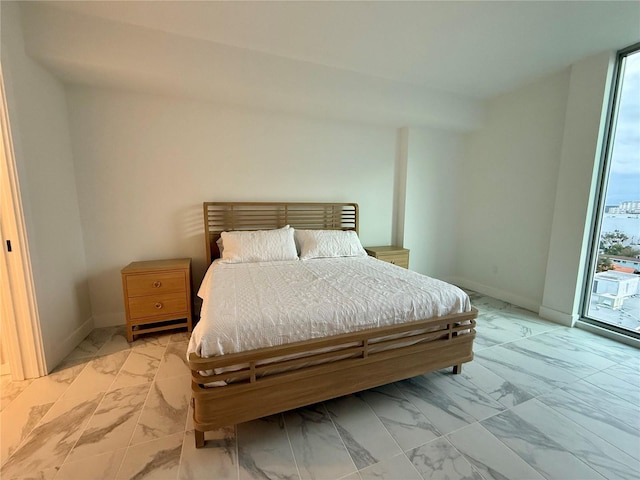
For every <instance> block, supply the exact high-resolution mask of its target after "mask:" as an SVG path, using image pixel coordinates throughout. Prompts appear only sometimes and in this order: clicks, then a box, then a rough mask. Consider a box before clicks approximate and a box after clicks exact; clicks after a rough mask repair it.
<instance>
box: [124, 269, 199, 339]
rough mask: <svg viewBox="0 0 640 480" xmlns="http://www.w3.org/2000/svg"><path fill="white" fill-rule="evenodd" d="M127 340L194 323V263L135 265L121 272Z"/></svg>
mask: <svg viewBox="0 0 640 480" xmlns="http://www.w3.org/2000/svg"><path fill="white" fill-rule="evenodd" d="M121 273H122V289H123V292H124V308H125V312H126V315H127V340H128V341H129V342H132V341H133V339H134V337H135V336H136V335H140V334H141V333H148V332H158V331H161V330H173V329H175V328H181V327H187V331H189V332H190V331H191V329H192V326H193V325H192V321H191V259H190V258H180V259H175V260H154V261H150V262H133V263H130V264H129V265H127V266H126V267H125V268H123V269H122V271H121Z"/></svg>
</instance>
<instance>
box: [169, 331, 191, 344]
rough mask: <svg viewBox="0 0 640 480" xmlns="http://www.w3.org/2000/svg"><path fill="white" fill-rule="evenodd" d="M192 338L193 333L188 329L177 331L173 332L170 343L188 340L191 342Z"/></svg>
mask: <svg viewBox="0 0 640 480" xmlns="http://www.w3.org/2000/svg"><path fill="white" fill-rule="evenodd" d="M190 338H191V333H190V332H187V331H183V332H177V333H173V334H171V336H170V337H169V343H177V342H187V343H189V339H190Z"/></svg>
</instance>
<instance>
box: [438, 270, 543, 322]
mask: <svg viewBox="0 0 640 480" xmlns="http://www.w3.org/2000/svg"><path fill="white" fill-rule="evenodd" d="M447 282H449V283H453V284H454V285H457V286H459V287H461V288H466V289H468V290H473V291H474V292H478V293H481V294H483V295H487V296H489V297H493V298H497V299H498V300H502V301H503V302H507V303H511V304H513V305H516V306H518V307H521V308H524V309H525V310H529V311H531V312H536V313H537V312H538V309H539V308H540V304H539V303H538V302H536V301H535V300H532V299H530V298H526V297H523V296H521V295H517V294H515V293H513V292H509V291H506V290H502V289H499V288H495V287H490V286H489V285H484V284H482V283H479V282H475V281H473V280H469V279H468V278H463V277H450V278H448V279H447Z"/></svg>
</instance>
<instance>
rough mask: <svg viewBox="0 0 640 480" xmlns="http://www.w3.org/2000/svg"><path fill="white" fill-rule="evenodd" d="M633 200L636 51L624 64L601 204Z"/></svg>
mask: <svg viewBox="0 0 640 480" xmlns="http://www.w3.org/2000/svg"><path fill="white" fill-rule="evenodd" d="M634 200H640V52H635V53H634V54H632V55H629V56H628V57H627V60H626V64H625V69H624V74H623V77H622V91H621V94H620V107H619V110H618V121H617V124H616V127H615V137H614V143H613V152H612V156H611V170H610V173H609V188H608V189H607V197H606V202H605V203H606V205H618V204H620V202H625V201H634Z"/></svg>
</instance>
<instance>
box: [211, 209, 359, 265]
mask: <svg viewBox="0 0 640 480" xmlns="http://www.w3.org/2000/svg"><path fill="white" fill-rule="evenodd" d="M203 207H204V229H205V238H206V241H207V264H209V263H211V262H212V261H213V260H214V259H216V258H218V257H219V256H220V252H219V251H218V245H217V244H216V242H217V241H218V239H219V238H220V233H221V232H225V231H230V230H271V229H274V228H282V227H284V226H285V225H291V226H292V227H294V228H300V229H308V230H355V231H356V233H357V232H358V204H357V203H285V202H276V203H267V202H205V203H204V204H203Z"/></svg>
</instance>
